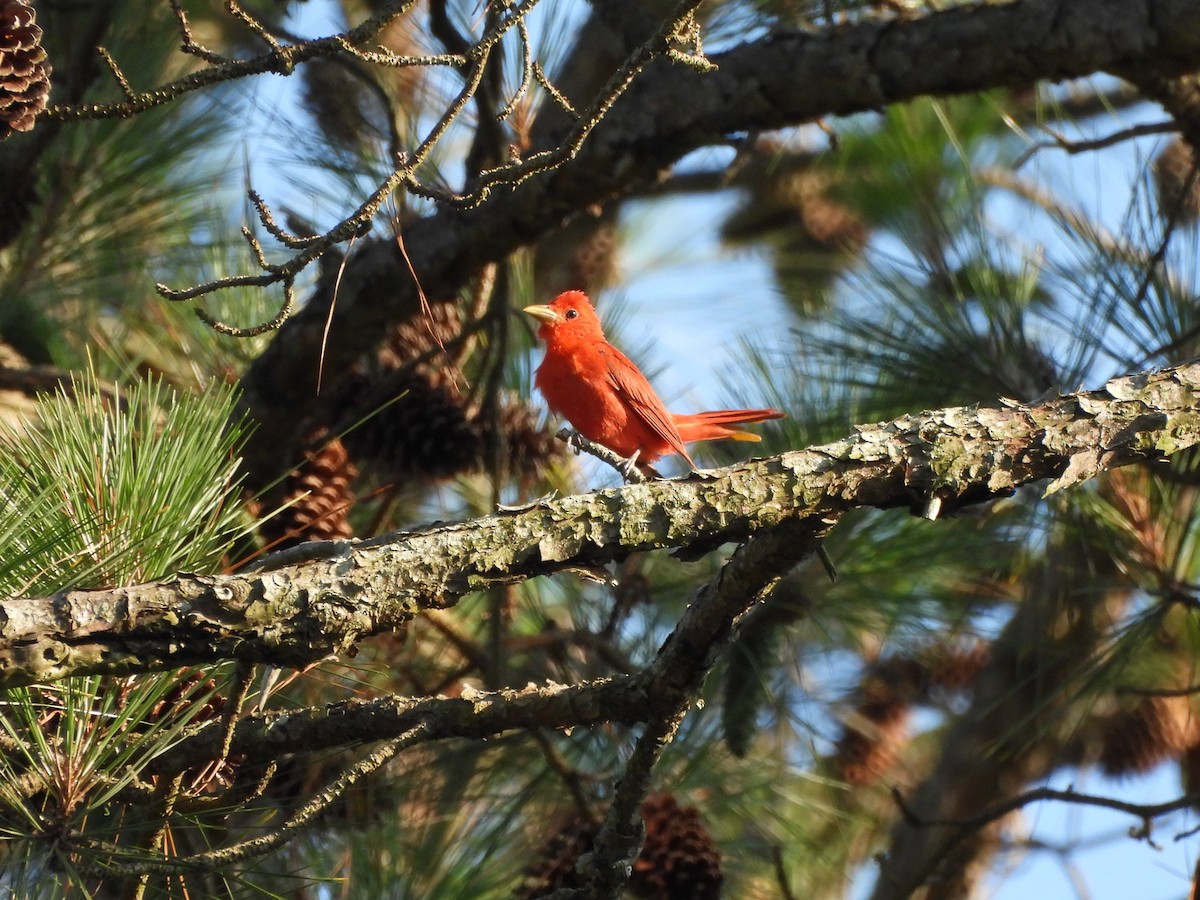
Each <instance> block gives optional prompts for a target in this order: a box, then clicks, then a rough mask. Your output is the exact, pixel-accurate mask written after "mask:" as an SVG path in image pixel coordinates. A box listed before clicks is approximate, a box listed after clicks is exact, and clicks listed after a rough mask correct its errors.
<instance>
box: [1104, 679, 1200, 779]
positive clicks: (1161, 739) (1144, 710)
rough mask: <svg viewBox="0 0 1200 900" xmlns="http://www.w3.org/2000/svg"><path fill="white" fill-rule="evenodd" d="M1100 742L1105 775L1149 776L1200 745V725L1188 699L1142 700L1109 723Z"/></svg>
mask: <svg viewBox="0 0 1200 900" xmlns="http://www.w3.org/2000/svg"><path fill="white" fill-rule="evenodd" d="M1101 740H1102V747H1101V750H1100V768H1101V769H1103V770H1104V773H1105V774H1106V775H1128V774H1131V773H1141V772H1148V771H1150V770H1151V769H1153V768H1154V767H1155V766H1157V765H1158V764H1159V763H1162V762H1165V761H1166V760H1168V759H1174V758H1177V757H1179V756H1181V755H1182V754H1183V753H1184V752H1185V751H1187V749H1188V748H1189V747H1191V746H1192V745H1193V744H1196V743H1197V742H1200V721H1197V718H1196V713H1195V712H1194V711H1193V709H1192V705H1191V703H1190V702H1189V700H1188V698H1187V697H1164V696H1150V697H1143V698H1142V699H1141V700H1139V701H1138V703H1137V705H1136V706H1134V707H1133V708H1132V709H1129V710H1126V711H1125V712H1123V713H1121V714H1119V715H1117V716H1115V717H1114V718H1113V719H1112V721H1111V722H1109V723H1108V725H1107V726H1106V727H1105V729H1104V733H1103V735H1102V738H1101Z"/></svg>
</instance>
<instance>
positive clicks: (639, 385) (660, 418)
mask: <svg viewBox="0 0 1200 900" xmlns="http://www.w3.org/2000/svg"><path fill="white" fill-rule="evenodd" d="M604 359H605V361H606V362H607V363H608V378H609V381H611V382H612V385H613V387H615V388H616V389H617V391H619V392H620V394H621V395H622V396H623V397H624V398H625V399H626V400H628V401H629V407H630V409H632V410H633V412H634V414H636V415H637V417H638V418H639V419H641V420H642V421H643V422H645V423H646V427H647V428H649V429H650V430H651V431H653V432H654V433H655V434H656V435H657V436H658V437H660V438H662V439H663V440H664V441H665V442H666V443H667V444H668V445H670V447H671V449H672V450H674V451H675V452H676V453H678V454H679V455H681V456H682V457H683V458H684V459H686V460H687V461H688V464H689V465H691V466H692V468H695V467H696V464H695V463H694V462H692V458H691V457H690V456H689V455H688V452H687V449H686V448H685V447H684V446H683V439H682V438H681V437H680V436H679V430H678V429H677V428H676V427H675V423H674V422H672V421H671V414H670V413H669V412H667V408H666V407H665V406H663V402H662V401H661V400H659V399H658V394H656V393H654V388H652V387H651V386H650V382H648V381H647V380H646V377H645V376H644V375H643V374H642V373H641V372H640V371H639V370H638V367H637V366H635V365H634V364H633V363H632V362H631V361H630V359H629V357H627V356H626V355H625V354H624V353H622V352H621V351H620V350H618V349H617V348H616V347H613V346H612V345H611V344H610V345H609V346H607V347H605V348H604Z"/></svg>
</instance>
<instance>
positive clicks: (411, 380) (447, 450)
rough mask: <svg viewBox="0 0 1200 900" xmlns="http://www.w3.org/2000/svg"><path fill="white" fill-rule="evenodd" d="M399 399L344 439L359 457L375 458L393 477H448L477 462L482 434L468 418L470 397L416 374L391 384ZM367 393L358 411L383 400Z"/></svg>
mask: <svg viewBox="0 0 1200 900" xmlns="http://www.w3.org/2000/svg"><path fill="white" fill-rule="evenodd" d="M391 386H392V387H393V388H394V389H395V394H396V395H398V399H397V400H395V401H394V402H393V403H390V404H389V405H387V406H385V407H383V408H382V409H379V410H378V412H376V413H375V414H374V415H372V416H370V418H368V419H366V420H365V421H364V422H362V424H361V425H359V426H358V427H357V428H355V429H353V430H352V431H350V432H348V433H347V434H346V436H345V438H344V440H345V442H346V446H347V448H348V449H349V450H350V452H351V453H353V454H354V457H355V458H356V459H370V460H373V461H375V462H377V463H379V464H381V466H382V467H383V468H384V470H385V471H386V473H387V474H388V475H389V476H390V477H393V478H410V477H416V478H449V477H451V476H454V475H457V474H459V473H460V472H465V471H469V470H472V469H475V468H477V467H478V464H479V460H480V459H481V458H482V456H483V435H482V434H481V433H480V431H479V429H478V427H477V426H476V424H475V423H474V422H472V421H471V420H470V419H469V418H468V417H467V409H466V400H465V398H463V397H462V396H460V395H459V394H457V393H455V392H454V391H453V390H452V389H451V388H450V387H448V386H443V385H440V384H432V383H430V381H428V380H427V379H426V378H425V377H424V376H423V375H419V374H416V373H412V374H411V375H409V376H406V377H404V378H403V379H401V380H400V381H399V382H398V383H393V384H392V385H391ZM377 398H378V395H377V394H370V395H367V398H366V402H365V403H362V404H356V405H355V411H356V412H358V413H360V414H361V415H366V414H368V413H369V412H371V410H372V409H378V407H380V406H381V405H382V402H381V398H378V399H377Z"/></svg>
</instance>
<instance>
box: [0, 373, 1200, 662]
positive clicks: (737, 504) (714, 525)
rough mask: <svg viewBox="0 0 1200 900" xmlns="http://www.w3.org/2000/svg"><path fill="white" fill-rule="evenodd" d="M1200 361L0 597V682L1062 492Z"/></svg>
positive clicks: (1171, 408) (1190, 395)
mask: <svg viewBox="0 0 1200 900" xmlns="http://www.w3.org/2000/svg"><path fill="white" fill-rule="evenodd" d="M1198 388H1200V365H1185V366H1181V367H1179V368H1176V369H1168V370H1164V371H1162V372H1157V373H1150V374H1142V375H1134V376H1130V377H1126V378H1120V379H1116V380H1114V381H1112V382H1110V383H1109V384H1108V385H1106V386H1105V388H1103V389H1102V390H1099V391H1092V392H1086V393H1080V394H1074V395H1068V396H1066V397H1063V398H1060V399H1057V400H1052V401H1047V402H1045V403H1040V404H1036V405H1033V406H1028V407H1026V406H1018V405H1015V404H1014V405H1001V406H999V407H987V408H981V407H958V408H952V409H946V410H941V411H938V412H930V413H922V414H921V415H912V416H904V417H902V418H900V419H896V420H894V421H892V422H885V423H880V424H874V425H864V426H860V427H859V428H858V429H857V430H856V432H855V433H854V434H853V435H851V436H849V437H846V438H844V439H842V440H840V441H836V442H834V443H831V444H826V445H824V446H821V447H814V448H810V449H807V450H798V451H795V452H790V453H785V454H783V455H781V456H776V457H772V458H769V459H762V460H754V461H751V462H748V463H745V464H742V465H738V466H733V467H730V468H727V469H721V470H717V471H711V472H698V473H694V474H692V475H691V476H689V477H687V478H684V479H678V480H672V481H658V482H651V483H649V484H641V485H631V486H627V487H623V488H614V489H610V490H604V491H597V492H595V493H591V494H581V495H575V496H570V497H563V498H561V499H557V500H552V501H542V502H538V503H536V504H534V505H532V506H530V507H528V508H524V509H520V510H511V511H501V512H498V513H496V514H494V515H491V516H486V517H484V518H481V519H475V520H472V521H468V522H458V523H452V524H437V525H432V526H430V527H428V528H425V529H422V530H420V531H414V532H404V533H396V534H391V535H386V536H384V537H381V538H376V539H373V540H370V541H361V542H355V541H344V542H335V543H322V544H307V545H302V546H301V547H298V548H295V549H294V550H292V551H285V552H283V553H280V554H275V555H274V556H271V557H268V558H267V559H266V560H264V561H263V563H262V564H261V565H260V566H258V567H257V568H256V569H254V570H252V571H248V572H244V573H239V574H235V575H193V574H186V573H180V574H178V575H175V576H173V577H171V578H167V579H164V580H162V581H159V582H155V583H151V584H143V585H134V586H128V587H115V588H104V589H99V590H72V591H64V592H62V593H60V594H57V595H55V596H52V597H33V598H16V599H9V600H5V601H3V602H0V685H3V686H12V685H19V684H28V683H32V682H36V681H44V680H48V679H54V678H60V677H63V676H66V675H75V674H83V673H100V672H107V673H124V672H141V671H151V670H156V669H163V668H168V667H171V666H176V665H180V664H184V663H211V662H214V661H217V660H222V659H240V660H251V661H259V662H267V663H275V664H282V665H302V664H305V663H308V662H312V661H315V660H318V659H321V658H323V657H325V656H327V655H329V654H331V653H337V652H339V651H341V650H344V649H345V648H347V647H349V646H350V645H351V644H353V643H354V642H355V641H356V640H358V639H359V638H361V637H363V636H365V635H369V634H373V633H377V632H380V631H386V630H389V629H395V628H397V627H399V626H401V625H403V623H404V622H406V621H408V620H409V619H411V618H412V617H413V615H415V614H416V613H417V612H418V611H419V610H420V609H422V608H430V607H445V606H448V605H451V604H453V603H454V602H455V601H456V600H457V599H458V598H459V597H461V596H462V595H463V594H466V593H468V592H470V591H473V590H479V589H482V588H486V587H488V586H490V585H494V584H499V583H506V582H513V581H518V580H521V579H525V578H531V577H534V576H538V575H548V574H552V573H555V572H560V571H564V570H570V569H572V568H579V567H594V566H597V565H602V564H604V563H607V562H609V561H611V560H614V559H619V558H621V557H623V556H624V555H626V554H628V553H630V552H633V551H644V550H653V549H659V548H665V547H676V548H691V549H693V550H702V549H704V548H707V547H710V546H715V545H717V544H720V543H723V542H728V541H743V540H745V539H746V538H748V537H750V536H752V535H754V534H756V533H759V532H762V531H766V530H770V529H773V528H775V527H777V526H779V525H781V524H784V523H794V522H811V523H814V526H815V525H816V524H818V523H819V524H820V525H821V527H825V526H827V525H828V524H829V523H832V522H835V521H836V520H837V519H838V518H839V517H840V516H841V514H842V513H844V512H845V511H847V510H849V509H853V508H855V507H860V506H871V507H878V508H885V507H895V506H904V505H908V506H913V507H914V508H916V509H926V508H927V507H928V504H929V500H930V498H931V497H936V498H938V500H939V501H940V508H941V509H942V510H943V511H944V512H952V511H953V510H954V509H955V508H956V507H958V506H961V505H963V504H967V503H975V502H980V501H983V500H986V499H988V498H991V497H997V496H1003V495H1006V494H1008V493H1011V492H1012V491H1013V490H1015V489H1016V488H1017V487H1019V486H1021V485H1023V484H1028V483H1030V482H1033V481H1038V480H1041V479H1053V481H1051V483H1050V485H1049V488H1048V490H1059V489H1061V488H1064V487H1067V486H1069V485H1071V484H1073V483H1075V482H1077V481H1081V480H1083V479H1085V478H1088V477H1090V476H1091V475H1093V474H1095V473H1096V472H1098V471H1101V470H1103V469H1106V468H1110V467H1113V466H1117V465H1122V464H1124V463H1129V462H1133V461H1136V460H1147V459H1155V458H1161V457H1164V456H1167V455H1169V454H1171V453H1173V452H1175V451H1177V450H1180V449H1183V448H1185V447H1188V446H1191V445H1193V444H1195V443H1197V441H1198V440H1200V407H1198V404H1197V395H1196V392H1197V390H1198Z"/></svg>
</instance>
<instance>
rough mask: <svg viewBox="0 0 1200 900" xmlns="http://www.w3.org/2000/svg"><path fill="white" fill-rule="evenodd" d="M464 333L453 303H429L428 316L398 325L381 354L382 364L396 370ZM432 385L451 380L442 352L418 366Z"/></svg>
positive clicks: (457, 311) (460, 318)
mask: <svg viewBox="0 0 1200 900" xmlns="http://www.w3.org/2000/svg"><path fill="white" fill-rule="evenodd" d="M460 333H462V314H461V313H460V312H459V310H458V307H457V306H455V305H454V304H453V303H434V304H430V307H429V315H428V316H425V315H418V316H413V317H412V318H410V319H408V320H407V321H405V322H402V323H401V324H400V325H398V326H396V329H395V331H393V332H392V334H391V337H389V338H388V340H387V343H386V344H385V345H384V346H383V348H382V349H381V350H380V351H379V364H380V365H381V366H382V367H383V368H384V369H390V370H395V369H399V368H400V367H401V366H403V365H405V364H407V363H410V362H412V361H413V360H414V359H417V358H418V357H420V356H421V355H423V354H425V353H429V351H431V350H434V349H435V348H440V347H444V346H445V345H446V344H448V343H449V342H450V341H452V340H454V339H455V338H456V337H458V336H459V334H460ZM416 371H417V372H418V373H420V374H421V375H424V376H425V378H426V380H427V381H429V382H430V383H431V384H435V385H438V386H441V385H444V384H446V383H447V382H448V381H449V380H450V379H451V377H452V374H453V373H452V372H451V370H450V368H449V367H448V366H447V365H446V360H445V358H444V357H443V355H442V354H441V353H436V354H434V355H432V356H431V357H430V358H429V359H428V360H426V361H425V362H423V363H421V364H420V365H418V366H417V367H416Z"/></svg>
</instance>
